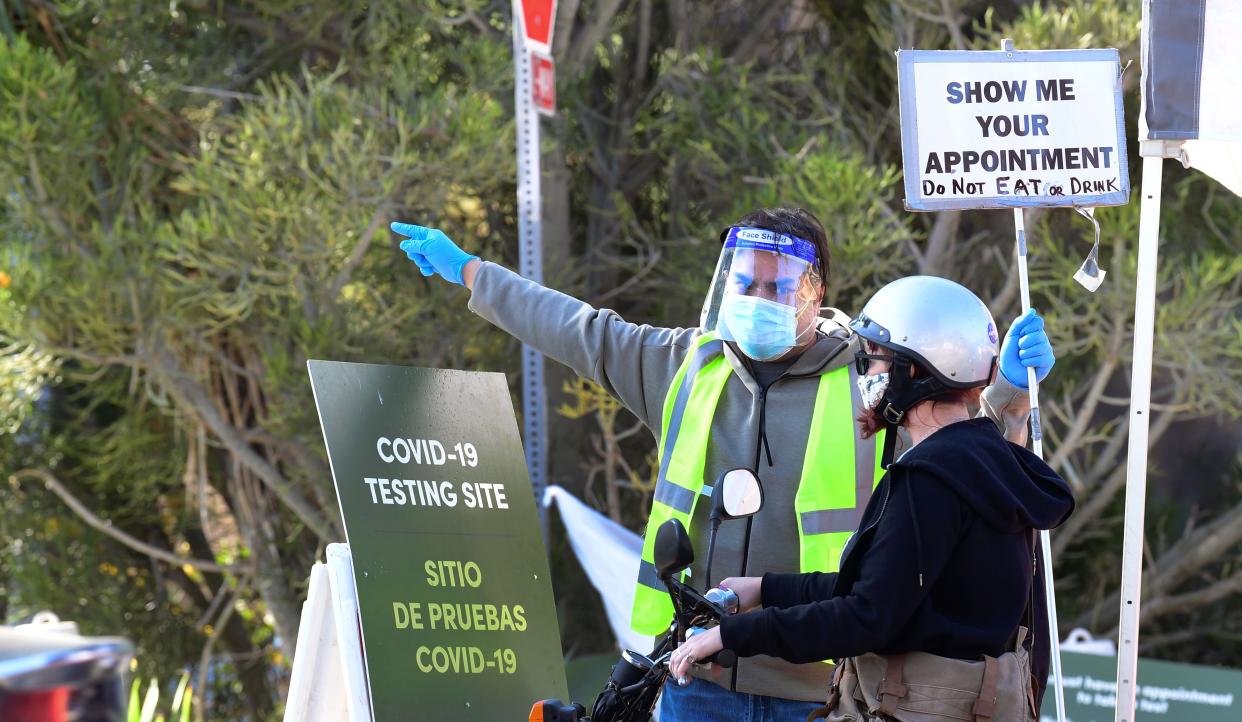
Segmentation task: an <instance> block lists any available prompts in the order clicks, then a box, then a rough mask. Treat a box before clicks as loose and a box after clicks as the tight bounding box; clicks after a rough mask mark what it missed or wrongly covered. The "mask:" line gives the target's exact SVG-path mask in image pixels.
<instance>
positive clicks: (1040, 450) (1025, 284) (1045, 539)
mask: <svg viewBox="0 0 1242 722" xmlns="http://www.w3.org/2000/svg"><path fill="white" fill-rule="evenodd" d="M1013 227H1014V235H1015V237H1016V238H1017V244H1018V281H1019V286H1020V288H1021V291H1022V312H1023V313H1026V310H1027V309H1029V308H1030V307H1031V282H1030V280H1029V278H1028V277H1027V270H1026V221H1025V219H1024V218H1023V217H1022V209H1021V208H1015V209H1013ZM1026 382H1027V388H1028V389H1029V390H1030V394H1031V445H1032V446H1033V447H1034V451H1035V455H1036V456H1038V457H1039V458H1041V459H1042V458H1044V432H1043V427H1042V426H1041V424H1040V419H1039V380H1038V379H1036V378H1035V369H1034V368H1031V367H1027V369H1026ZM1039 547H1040V553H1041V555H1042V556H1043V562H1044V596H1045V597H1046V598H1047V600H1048V637H1049V642H1050V643H1051V647H1050V652H1051V657H1052V683H1053V690H1054V695H1055V696H1056V700H1057V720H1058V722H1065V687H1064V685H1063V684H1062V676H1061V631H1060V627H1059V625H1058V623H1057V591H1056V584H1055V583H1054V580H1053V577H1052V542H1051V535H1050V534H1049V533H1048V530H1047V529H1040V530H1039ZM1033 633H1034V631H1033V630H1032V634H1033Z"/></svg>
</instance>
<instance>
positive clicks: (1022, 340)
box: [392, 208, 1054, 722]
mask: <svg viewBox="0 0 1242 722" xmlns="http://www.w3.org/2000/svg"><path fill="white" fill-rule="evenodd" d="M392 229H393V230H394V231H396V232H397V233H399V234H401V235H403V236H406V238H405V239H404V240H402V242H401V248H402V250H403V251H405V252H406V254H407V256H409V258H410V260H412V261H414V262H415V263H417V264H418V266H419V268H420V270H421V271H422V273H423V274H424V275H427V276H430V275H433V274H435V275H440V276H441V277H443V278H445V279H446V280H449V281H451V282H454V283H458V284H461V285H464V286H466V287H467V288H469V289H470V290H471V296H470V309H471V310H472V311H474V312H475V313H477V314H479V315H480V316H482V317H484V318H486V319H487V320H488V321H490V322H492V323H493V324H495V325H496V326H498V327H500V328H502V329H504V330H505V331H507V332H509V333H511V334H512V335H514V336H516V337H517V338H518V339H520V340H521V341H523V342H525V343H528V344H530V345H532V346H534V347H535V348H537V349H539V350H540V351H542V352H543V353H544V354H546V355H548V356H549V357H551V358H553V359H555V360H557V361H560V362H561V363H564V364H566V365H567V366H569V367H570V368H572V369H573V370H574V371H576V372H577V373H578V374H580V375H582V376H584V377H586V378H590V379H592V380H594V381H596V382H597V383H599V384H600V385H601V386H602V387H603V388H604V389H605V390H606V391H608V393H610V394H612V395H613V396H615V397H616V398H617V399H618V401H620V402H621V403H622V404H623V405H625V407H626V408H627V409H629V410H630V411H632V412H633V413H634V414H635V415H636V416H637V417H638V418H639V419H640V420H641V421H642V422H643V423H644V424H646V425H647V427H648V428H650V429H651V430H652V432H653V433H654V434H655V436H656V439H657V440H658V442H659V449H660V455H659V458H660V471H659V479H658V482H657V486H656V490H655V499H654V502H653V503H652V509H651V516H650V518H649V521H648V526H647V529H648V533H647V535H646V540H645V542H644V545H643V553H642V562H641V564H640V569H639V573H638V579H637V580H636V581H635V596H634V609H633V618H632V620H631V624H632V626H633V627H634V629H636V630H637V631H639V632H643V633H646V634H651V635H653V636H654V635H657V634H661V633H663V632H664V631H665V630H666V629H667V628H668V624H669V621H670V619H671V618H672V605H671V603H670V602H669V600H668V595H667V593H666V592H665V590H664V586H663V585H662V584H660V583H659V581H658V579H657V578H656V576H655V570H654V567H653V566H652V547H651V545H652V542H653V541H654V537H655V534H654V530H655V528H656V527H657V526H659V524H660V523H662V522H663V521H665V520H666V519H669V518H677V519H680V520H681V521H682V523H683V524H685V526H686V528H687V529H688V530H689V531H690V534H691V538H692V539H694V541H695V558H696V562H695V564H694V566H692V568H691V570H690V574H691V578H693V579H700V580H701V579H702V578H703V574H704V569H703V565H704V563H705V561H706V555H705V547H706V536H707V534H706V530H707V527H708V525H707V523H706V519H707V514H708V511H709V507H710V504H708V503H699V501H700V498H701V497H703V496H706V495H708V494H710V485H711V483H713V482H714V481H715V479H716V478H718V477H719V476H720V475H721V474H722V473H723V472H725V471H728V470H729V469H734V468H738V467H745V468H749V469H753V470H755V471H756V472H757V473H758V475H759V477H760V479H761V480H762V481H763V484H764V492H765V493H764V496H765V503H764V507H763V509H762V510H761V511H760V512H759V514H758V515H756V516H755V517H754V518H753V522H752V524H753V528H752V530H751V533H750V534H749V535H747V534H744V533H743V530H744V529H745V528H746V526H745V525H742V524H737V525H728V524H726V525H724V526H722V527H721V528H720V532H719V535H718V537H717V541H716V550H715V558H714V562H713V570H714V574H715V575H716V576H717V577H724V576H741V575H747V574H749V575H752V576H753V575H757V574H763V573H764V572H797V571H801V572H810V571H836V569H837V565H838V563H839V562H840V558H841V551H842V549H843V548H844V547H845V543H846V541H847V540H848V538H849V536H850V534H851V533H852V532H853V531H854V529H855V527H856V524H857V522H858V519H859V517H860V515H861V514H862V510H863V508H864V507H865V506H866V504H867V501H868V499H869V498H870V496H871V491H872V488H873V487H874V485H875V482H876V481H877V480H878V479H879V478H880V474H879V473H877V468H878V465H879V460H880V459H879V457H880V450H881V446H880V445H879V444H877V441H878V439H877V438H875V437H872V438H869V439H863V438H862V435H861V434H860V433H859V430H858V425H857V423H856V418H857V417H858V416H859V414H860V411H861V408H862V404H861V396H860V394H861V393H862V391H861V390H860V389H859V388H858V387H857V385H856V382H857V380H858V379H857V372H856V371H855V369H854V351H855V348H854V344H855V341H853V339H852V338H851V336H850V332H849V330H848V328H847V326H846V324H847V323H848V321H849V319H848V317H846V316H845V315H844V314H842V313H841V312H839V311H836V310H834V309H823V310H825V311H826V313H825V314H824V315H821V310H822V309H821V308H820V306H821V304H822V301H823V295H824V287H825V283H826V281H827V279H828V273H829V270H830V268H829V267H830V264H829V260H830V256H829V244H828V237H827V234H826V233H825V231H824V229H823V227H822V226H821V225H820V223H819V221H818V220H816V219H815V217H814V216H812V215H811V214H810V213H808V212H806V211H804V210H801V209H788V208H774V209H763V210H758V211H755V212H752V213H749V214H747V215H745V216H743V217H742V218H741V219H739V220H738V222H737V223H736V224H735V225H733V226H731V227H729V228H728V229H726V230H725V231H724V232H723V233H722V234H721V237H720V240H721V242H722V245H721V256H720V261H719V263H718V264H717V267H716V273H715V274H714V276H713V280H712V286H711V289H710V290H709V292H708V297H707V299H706V302H705V303H704V306H703V310H702V314H701V317H700V322H699V326H698V327H697V328H678V329H671V328H656V327H652V326H646V325H641V326H640V325H636V324H632V323H627V322H626V321H624V320H622V319H621V318H620V317H619V316H618V315H617V314H616V313H615V312H613V311H610V310H607V309H596V308H593V307H591V306H590V305H588V304H586V303H583V302H581V301H578V300H577V299H574V298H571V297H569V296H566V295H564V294H562V293H559V292H557V291H554V290H551V289H548V288H545V287H543V286H541V285H539V284H537V283H534V282H532V281H529V280H527V279H524V278H522V277H521V276H518V275H517V274H515V273H513V272H511V271H509V270H507V269H505V268H503V267H502V266H499V265H496V264H494V263H487V262H483V261H481V260H480V259H479V258H478V257H477V256H472V255H470V254H468V253H466V252H464V251H462V250H461V249H460V248H458V247H457V246H456V245H455V244H454V243H453V242H452V241H451V240H449V238H448V237H447V236H445V235H444V234H443V233H442V232H440V231H438V230H435V229H431V228H424V227H422V226H414V225H409V224H405V223H394V224H392ZM1053 361H1054V359H1053V355H1052V348H1051V346H1050V345H1049V344H1048V340H1047V336H1046V335H1045V334H1044V331H1043V322H1042V320H1040V319H1039V317H1038V316H1035V315H1033V314H1028V315H1026V316H1023V317H1021V318H1019V319H1018V320H1017V321H1016V322H1015V323H1014V325H1013V327H1011V329H1010V331H1009V334H1008V335H1007V337H1006V339H1005V349H1003V350H1002V354H1001V374H1000V378H999V379H998V381H997V383H996V384H995V385H994V386H992V387H990V388H989V389H988V390H987V391H985V392H984V394H983V397H982V408H981V413H982V414H985V415H987V416H988V417H990V418H992V419H993V420H994V421H996V422H997V423H998V425H1000V426H1001V428H1002V431H1003V432H1005V434H1006V436H1007V437H1009V438H1010V439H1011V440H1015V441H1018V442H1019V443H1021V442H1023V441H1024V440H1025V433H1026V430H1025V423H1026V419H1027V416H1028V414H1029V401H1028V398H1027V395H1026V393H1025V391H1024V390H1023V389H1024V388H1025V386H1026V378H1027V375H1026V367H1027V366H1034V367H1036V370H1037V376H1039V377H1040V378H1042V377H1043V376H1044V375H1046V374H1047V372H1048V370H1049V369H1050V368H1051V366H1052V363H1053ZM743 559H745V560H746V562H745V567H743ZM830 671H831V667H830V666H829V665H827V664H823V663H814V664H791V663H788V662H785V661H783V660H779V659H776V658H772V657H762V656H761V657H752V658H749V659H746V660H742V661H741V662H740V663H739V664H738V665H737V666H736V667H734V668H733V669H731V670H722V669H720V668H719V667H707V668H701V669H697V670H696V671H695V676H696V677H698V678H699V679H698V680H696V681H695V682H694V683H693V684H691V685H689V686H687V687H684V688H683V687H678V686H677V685H669V686H668V687H666V689H665V692H664V698H663V700H662V701H661V707H660V714H661V720H662V721H663V722H697V721H698V720H708V719H712V720H718V719H751V720H755V721H756V722H758V721H759V720H786V719H795V718H796V719H805V718H806V715H807V713H808V712H809V711H811V710H812V709H814V708H816V707H818V706H819V703H820V702H822V701H823V697H824V693H825V690H826V689H827V687H828V679H829V673H830Z"/></svg>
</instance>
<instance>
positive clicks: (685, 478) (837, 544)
mask: <svg viewBox="0 0 1242 722" xmlns="http://www.w3.org/2000/svg"><path fill="white" fill-rule="evenodd" d="M730 373H732V368H730V366H729V362H728V359H726V358H725V356H724V342H723V341H721V340H720V339H719V338H718V337H717V336H715V335H714V334H703V335H701V336H699V337H698V338H696V339H695V341H694V344H693V345H692V346H691V348H690V351H689V353H687V354H686V359H685V361H683V362H682V364H681V367H680V368H678V369H677V373H676V375H674V376H673V383H672V385H670V386H669V389H668V394H667V395H666V396H665V397H664V413H663V419H662V426H661V433H660V449H659V453H660V475H659V478H658V480H657V482H656V489H655V498H654V500H653V502H652V504H651V516H650V517H648V519H647V533H646V536H645V538H644V539H643V553H642V561H641V562H640V564H639V571H638V584H637V589H636V590H635V593H634V611H633V615H632V616H631V618H630V626H632V627H633V628H634V630H635V631H637V632H639V633H640V634H647V635H653V636H654V635H658V634H663V633H664V632H665V631H666V630H667V629H668V627H669V623H670V621H671V620H672V618H673V604H672V602H671V601H670V600H669V597H668V590H667V589H666V588H665V587H664V584H663V583H662V582H661V581H660V578H659V575H658V574H657V573H656V569H655V564H654V556H653V553H652V549H653V545H654V544H655V537H656V530H657V529H659V527H660V525H661V524H663V523H664V522H665V521H667V520H669V519H678V520H680V521H681V523H682V524H683V525H685V527H686V530H687V531H689V530H690V521H691V519H692V518H693V516H694V508H695V504H696V502H697V501H698V498H699V495H700V494H701V492H702V490H703V486H704V479H703V468H704V466H705V465H706V463H707V445H708V440H709V437H710V436H711V427H712V417H713V416H714V415H715V413H716V404H717V403H718V402H719V401H720V394H721V392H722V391H724V387H725V383H726V382H727V381H728V380H729V374H730ZM850 383H851V382H850V371H849V366H845V367H842V368H839V369H836V370H835V371H830V372H829V373H826V374H824V375H822V376H820V379H819V390H818V391H817V392H816V394H815V411H814V413H813V415H812V417H811V428H810V434H809V436H808V437H807V449H806V456H805V457H804V459H803V462H802V478H801V480H800V481H799V482H798V492H797V494H796V495H795V497H794V511H795V513H796V514H797V517H798V557H799V568H800V569H801V570H802V571H803V572H815V571H817V572H835V571H837V570H838V568H839V566H840V563H841V552H842V551H844V549H845V544H846V542H847V541H848V540H849V538H850V535H851V534H853V532H854V530H855V528H856V527H857V524H858V520H859V518H860V516H861V514H862V510H863V508H864V507H865V506H866V504H867V501H868V499H870V492H871V490H872V489H873V488H874V487H875V484H877V483H878V482H879V480H880V478H881V477H882V476H883V470H882V469H880V466H879V461H880V459H879V455H880V450H882V449H883V447H884V439H883V436H882V435H878V436H876V437H875V443H874V449H875V464H874V469H875V473H874V477H873V478H872V479H870V480H867V481H869V482H870V483H869V484H865V485H864V486H863V487H862V488H861V489H859V488H858V480H857V479H856V476H857V474H856V472H855V456H856V453H857V452H858V450H857V449H856V448H855V441H856V439H857V435H856V433H855V427H854V416H855V409H854V401H853V394H852V392H851V389H850Z"/></svg>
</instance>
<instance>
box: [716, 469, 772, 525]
mask: <svg viewBox="0 0 1242 722" xmlns="http://www.w3.org/2000/svg"><path fill="white" fill-rule="evenodd" d="M712 506H713V507H715V510H716V512H717V513H718V514H719V515H720V516H722V517H723V518H725V519H741V518H744V517H748V516H753V515H755V514H756V513H758V512H759V510H760V509H762V508H763V485H762V484H760V483H759V477H758V476H755V472H753V471H751V470H750V469H733V470H732V471H726V472H725V473H724V474H722V475H721V476H720V478H719V479H718V480H717V481H716V488H715V489H713V490H712Z"/></svg>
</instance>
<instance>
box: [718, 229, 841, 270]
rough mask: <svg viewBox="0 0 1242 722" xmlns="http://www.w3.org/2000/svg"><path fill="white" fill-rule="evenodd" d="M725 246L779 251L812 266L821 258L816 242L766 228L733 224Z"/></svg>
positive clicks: (727, 247)
mask: <svg viewBox="0 0 1242 722" xmlns="http://www.w3.org/2000/svg"><path fill="white" fill-rule="evenodd" d="M724 247H725V249H726V250H727V249H729V248H748V249H750V250H754V251H768V252H769V253H779V254H781V255H784V256H789V257H790V258H798V259H801V260H803V261H805V262H806V263H808V264H810V265H812V266H814V265H815V264H816V262H817V261H818V259H819V253H818V252H817V251H816V249H815V244H814V243H811V242H810V241H808V240H806V239H805V238H799V237H797V236H791V235H789V234H787V233H777V232H775V231H769V230H768V229H766V228H750V227H747V226H733V227H732V228H730V229H729V230H728V232H727V235H726V236H725V242H724Z"/></svg>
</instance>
